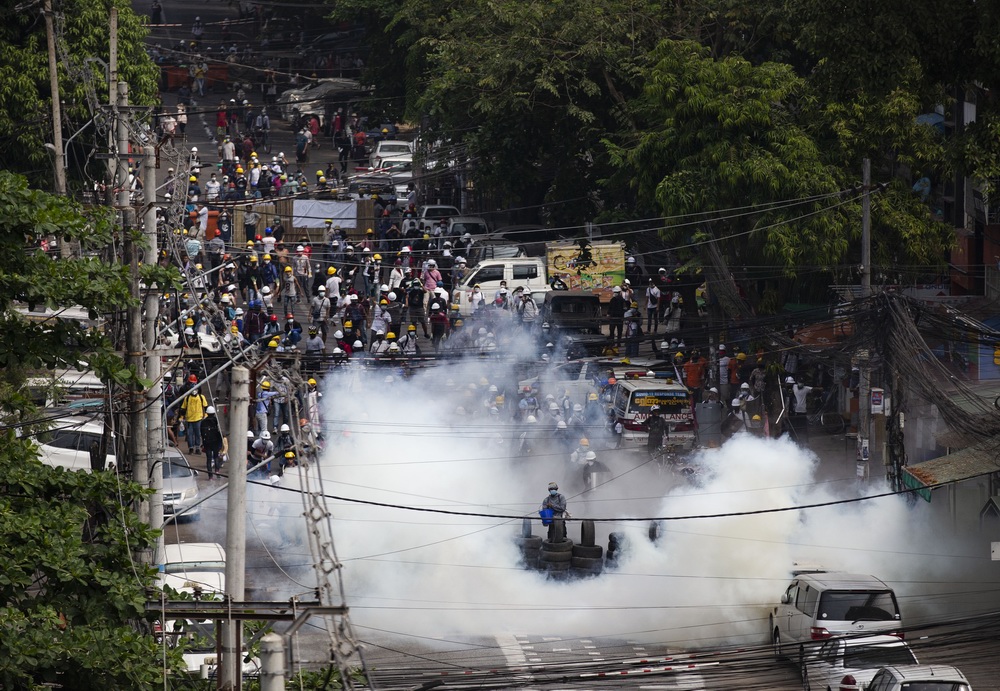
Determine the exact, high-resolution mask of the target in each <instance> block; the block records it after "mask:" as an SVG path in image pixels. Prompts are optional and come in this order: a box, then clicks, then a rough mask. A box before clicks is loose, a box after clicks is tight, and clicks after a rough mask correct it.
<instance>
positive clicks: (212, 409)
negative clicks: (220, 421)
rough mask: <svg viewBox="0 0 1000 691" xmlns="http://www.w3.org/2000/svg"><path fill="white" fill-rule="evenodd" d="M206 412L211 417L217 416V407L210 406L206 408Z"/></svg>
mask: <svg viewBox="0 0 1000 691" xmlns="http://www.w3.org/2000/svg"><path fill="white" fill-rule="evenodd" d="M205 412H206V413H208V414H209V415H215V406H214V405H210V406H208V407H207V408H205Z"/></svg>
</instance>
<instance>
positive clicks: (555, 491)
mask: <svg viewBox="0 0 1000 691" xmlns="http://www.w3.org/2000/svg"><path fill="white" fill-rule="evenodd" d="M538 515H539V516H541V517H542V525H547V526H548V527H549V542H562V541H563V540H565V539H566V522H565V521H555V520H554V519H556V518H569V513H567V511H566V497H564V496H563V495H561V494H559V485H557V484H556V483H555V482H550V483H549V494H548V496H546V497H545V499H543V500H542V508H541V509H540V510H539V512H538ZM556 526H559V527H560V528H561V531H560V533H561V534H559V535H556Z"/></svg>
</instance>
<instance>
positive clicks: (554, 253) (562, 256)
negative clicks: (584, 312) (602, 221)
mask: <svg viewBox="0 0 1000 691" xmlns="http://www.w3.org/2000/svg"><path fill="white" fill-rule="evenodd" d="M546 258H547V261H548V271H549V280H550V281H551V280H552V279H553V278H558V279H560V280H561V281H562V282H563V283H565V284H566V287H567V288H568V289H569V290H586V291H593V292H599V293H600V295H601V301H602V302H607V301H608V300H610V299H611V290H612V288H614V287H615V286H616V285H621V283H622V281H624V280H625V248H624V247H623V246H622V245H621V243H617V242H603V243H594V244H590V243H585V244H584V245H583V247H581V246H580V244H579V243H565V244H564V243H559V244H552V245H549V246H548V248H547V250H546Z"/></svg>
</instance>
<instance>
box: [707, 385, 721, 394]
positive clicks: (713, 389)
mask: <svg viewBox="0 0 1000 691" xmlns="http://www.w3.org/2000/svg"><path fill="white" fill-rule="evenodd" d="M708 392H709V393H719V390H718V389H717V388H715V387H714V386H713V387H712V388H711V389H709V390H708Z"/></svg>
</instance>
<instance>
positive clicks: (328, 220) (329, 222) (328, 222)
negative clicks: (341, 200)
mask: <svg viewBox="0 0 1000 691" xmlns="http://www.w3.org/2000/svg"><path fill="white" fill-rule="evenodd" d="M323 222H324V223H326V224H327V225H330V224H331V223H333V221H331V220H330V219H329V218H328V219H326V220H325V221H323Z"/></svg>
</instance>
